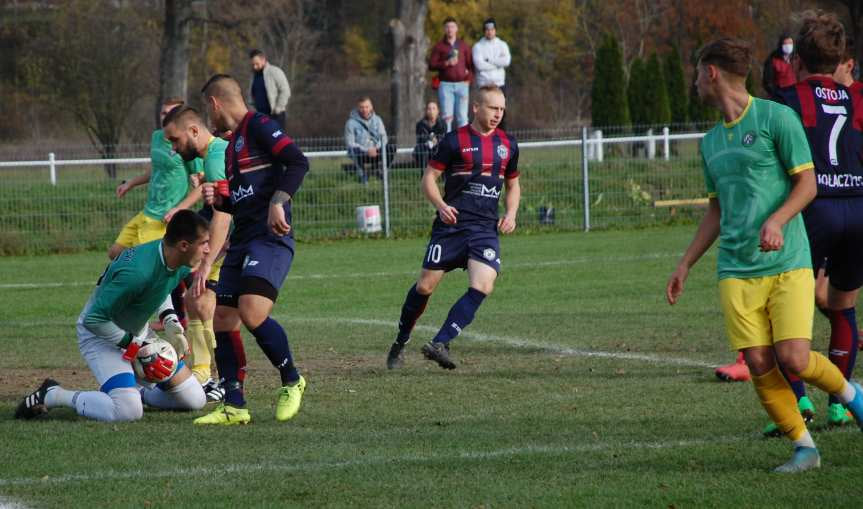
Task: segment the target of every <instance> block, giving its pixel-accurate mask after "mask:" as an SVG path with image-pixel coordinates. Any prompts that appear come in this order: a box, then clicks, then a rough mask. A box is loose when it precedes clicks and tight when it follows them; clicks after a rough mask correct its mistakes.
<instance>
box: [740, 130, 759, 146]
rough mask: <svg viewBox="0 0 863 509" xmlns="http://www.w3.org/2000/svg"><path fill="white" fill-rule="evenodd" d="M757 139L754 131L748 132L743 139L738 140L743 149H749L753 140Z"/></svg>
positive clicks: (753, 142)
mask: <svg viewBox="0 0 863 509" xmlns="http://www.w3.org/2000/svg"><path fill="white" fill-rule="evenodd" d="M757 138H758V135H757V134H755V131H748V132H747V133H746V134H744V135H743V138H740V142H741V143H743V146H744V147H751V146H752V145H754V144H755V140H756V139H757Z"/></svg>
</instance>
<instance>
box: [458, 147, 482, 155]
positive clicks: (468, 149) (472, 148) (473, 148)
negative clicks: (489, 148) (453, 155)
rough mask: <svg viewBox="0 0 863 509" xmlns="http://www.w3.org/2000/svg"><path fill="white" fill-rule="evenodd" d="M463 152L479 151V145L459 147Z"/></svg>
mask: <svg viewBox="0 0 863 509" xmlns="http://www.w3.org/2000/svg"><path fill="white" fill-rule="evenodd" d="M465 152H479V147H465V148H463V149H461V153H462V154H464V153H465Z"/></svg>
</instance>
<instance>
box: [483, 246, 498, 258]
mask: <svg viewBox="0 0 863 509" xmlns="http://www.w3.org/2000/svg"><path fill="white" fill-rule="evenodd" d="M496 255H497V253H495V251H494V249H492V248H488V249H486V250H485V251H483V252H482V257H483V258H485V259H486V260H488V261H492V260H494V257H495V256H496Z"/></svg>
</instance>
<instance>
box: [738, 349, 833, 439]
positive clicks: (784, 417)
mask: <svg viewBox="0 0 863 509" xmlns="http://www.w3.org/2000/svg"><path fill="white" fill-rule="evenodd" d="M825 360H826V359H825ZM834 369H835V366H834ZM837 371H838V370H837ZM840 376H841V375H840ZM800 378H803V376H801V377H800ZM752 384H753V385H754V386H755V392H756V393H757V394H758V399H760V400H761V406H763V407H764V409H765V410H767V415H769V416H770V418H771V419H773V422H775V423H776V425H777V426H778V427H779V429H780V430H781V431H782V432H783V433H784V434H785V435H787V436H788V438H790V439H791V440H793V441H795V442H796V441H798V440H800V439H801V438H803V437H804V435H806V434H808V431H807V430H806V424H805V423H804V422H803V417H802V416H801V415H800V411H799V410H798V409H797V398H795V397H794V391H792V390H791V386H790V385H788V382H787V381H786V380H785V377H784V376H782V373H781V372H780V371H779V368H778V367H776V366H773V369H771V370H770V371H768V372H767V373H765V374H763V375H761V376H756V375H752Z"/></svg>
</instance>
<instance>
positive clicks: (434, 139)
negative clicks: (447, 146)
mask: <svg viewBox="0 0 863 509" xmlns="http://www.w3.org/2000/svg"><path fill="white" fill-rule="evenodd" d="M446 132H447V129H446V124H445V123H444V121H443V119H442V118H440V110H438V107H437V103H436V102H434V101H429V102H428V104H426V113H425V116H424V117H423V118H421V119H420V121H419V122H417V129H416V134H417V144H416V145H415V146H414V163H415V164H416V165H417V167H418V168H420V170H423V169H425V167H426V165H427V164H428V162H429V159H430V158H431V156H432V155H433V154H434V152H435V150H436V149H437V145H438V143H440V140H441V138H443V136H444V135H445V134H446Z"/></svg>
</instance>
